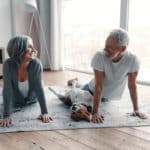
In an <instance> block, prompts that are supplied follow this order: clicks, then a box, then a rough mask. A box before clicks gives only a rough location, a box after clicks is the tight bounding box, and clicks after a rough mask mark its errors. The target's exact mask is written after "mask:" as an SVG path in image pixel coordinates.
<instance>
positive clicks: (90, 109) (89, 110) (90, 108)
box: [87, 105, 92, 113]
mask: <svg viewBox="0 0 150 150" xmlns="http://www.w3.org/2000/svg"><path fill="white" fill-rule="evenodd" d="M87 111H88V112H89V113H92V106H90V105H89V106H87Z"/></svg>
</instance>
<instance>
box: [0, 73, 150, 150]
mask: <svg viewBox="0 0 150 150" xmlns="http://www.w3.org/2000/svg"><path fill="white" fill-rule="evenodd" d="M43 77H44V83H45V85H53V84H55V85H56V84H57V85H59V84H63V85H64V84H66V82H67V80H68V79H71V78H74V77H78V78H79V79H81V80H82V81H84V82H85V81H87V82H88V81H89V80H90V79H91V77H92V76H91V75H87V74H83V73H77V72H71V71H63V72H44V75H43ZM0 86H3V81H2V79H1V80H0ZM139 88H141V89H143V88H147V87H143V86H141V87H140V86H139ZM147 91H148V90H147ZM147 93H148V92H147ZM147 93H146V94H147ZM8 149H9V150H10V149H11V150H28V149H32V150H94V149H96V150H149V149H150V126H145V127H130V128H99V129H76V130H56V131H40V132H39V131H37V132H17V133H4V134H0V150H8Z"/></svg>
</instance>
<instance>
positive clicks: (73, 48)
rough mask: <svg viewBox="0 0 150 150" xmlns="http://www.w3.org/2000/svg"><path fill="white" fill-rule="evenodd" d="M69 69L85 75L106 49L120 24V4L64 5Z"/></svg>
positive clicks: (81, 1) (78, 1) (102, 0)
mask: <svg viewBox="0 0 150 150" xmlns="http://www.w3.org/2000/svg"><path fill="white" fill-rule="evenodd" d="M64 21H65V22H64V29H65V66H66V67H67V68H70V69H74V70H82V71H85V72H88V71H92V70H91V66H90V63H91V59H92V57H93V55H94V53H95V52H96V51H97V50H100V49H102V48H103V47H104V44H105V38H106V36H107V34H108V32H109V31H110V30H111V29H113V28H118V27H119V24H120V0H115V1H111V0H69V1H65V5H64Z"/></svg>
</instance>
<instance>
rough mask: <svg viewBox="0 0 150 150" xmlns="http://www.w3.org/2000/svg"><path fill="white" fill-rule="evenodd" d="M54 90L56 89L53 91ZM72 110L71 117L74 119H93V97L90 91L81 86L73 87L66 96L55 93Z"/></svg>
mask: <svg viewBox="0 0 150 150" xmlns="http://www.w3.org/2000/svg"><path fill="white" fill-rule="evenodd" d="M53 92H54V91H53ZM54 94H55V95H56V96H57V97H58V98H59V99H60V100H61V101H62V102H63V103H64V104H65V105H67V106H69V108H70V110H71V119H73V120H74V121H80V120H85V121H88V122H90V121H91V118H92V117H91V116H92V115H91V114H92V99H93V96H92V95H91V94H90V92H88V91H85V90H82V89H80V88H75V87H74V88H71V89H70V90H69V91H68V92H67V93H66V95H65V96H62V95H58V94H56V93H54Z"/></svg>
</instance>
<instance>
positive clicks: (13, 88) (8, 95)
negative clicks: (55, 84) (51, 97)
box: [3, 58, 48, 118]
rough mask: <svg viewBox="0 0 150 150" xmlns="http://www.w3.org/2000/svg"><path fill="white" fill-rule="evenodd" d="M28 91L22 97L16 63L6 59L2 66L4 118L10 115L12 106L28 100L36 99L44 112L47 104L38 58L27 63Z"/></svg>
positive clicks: (44, 112)
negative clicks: (25, 96) (26, 94)
mask: <svg viewBox="0 0 150 150" xmlns="http://www.w3.org/2000/svg"><path fill="white" fill-rule="evenodd" d="M27 70H28V81H29V92H28V96H27V98H24V97H23V95H22V93H21V92H20V91H19V88H18V64H17V62H16V61H15V60H14V59H11V58H9V59H7V60H6V61H5V63H4V66H3V80H4V87H3V104H4V114H3V116H4V118H5V117H8V116H10V115H11V113H12V110H13V107H17V106H19V107H22V106H25V105H26V104H27V103H28V102H29V103H30V101H32V100H33V98H34V99H35V97H36V98H37V99H38V101H39V104H40V108H41V113H42V114H46V113H48V111H47V106H46V99H45V94H44V89H43V85H42V72H43V68H42V64H41V62H40V61H39V60H38V59H33V60H31V61H30V63H29V65H28V68H27Z"/></svg>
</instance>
